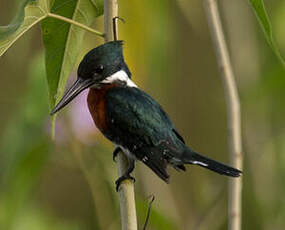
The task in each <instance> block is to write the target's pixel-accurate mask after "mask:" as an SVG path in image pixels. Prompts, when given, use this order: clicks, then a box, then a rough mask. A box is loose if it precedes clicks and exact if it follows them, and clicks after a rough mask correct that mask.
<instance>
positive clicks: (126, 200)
mask: <svg viewBox="0 0 285 230" xmlns="http://www.w3.org/2000/svg"><path fill="white" fill-rule="evenodd" d="M115 17H118V1H117V0H104V30H105V41H106V42H107V41H111V40H112V38H113V27H112V23H113V18H115ZM116 26H117V24H116ZM115 31H118V30H115ZM116 37H118V35H116ZM116 162H117V165H118V176H119V177H121V176H122V175H123V174H124V173H125V172H126V170H127V169H128V164H129V163H128V159H127V157H126V155H125V154H124V153H122V152H119V153H118V154H117V157H116ZM118 195H119V201H120V209H121V223H122V230H137V214H136V203H135V193H134V183H133V181H132V180H125V181H123V182H122V183H121V185H120V187H119V191H118Z"/></svg>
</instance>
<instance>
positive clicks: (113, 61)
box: [51, 41, 242, 190]
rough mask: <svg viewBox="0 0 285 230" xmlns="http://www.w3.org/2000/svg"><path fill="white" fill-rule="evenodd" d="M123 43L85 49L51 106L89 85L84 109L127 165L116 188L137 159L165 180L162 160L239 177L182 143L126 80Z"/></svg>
mask: <svg viewBox="0 0 285 230" xmlns="http://www.w3.org/2000/svg"><path fill="white" fill-rule="evenodd" d="M122 46H123V42H122V41H111V42H107V43H105V44H103V45H100V46H98V47H96V48H94V49H92V50H91V51H89V52H88V53H87V54H86V55H85V57H84V58H83V60H82V61H81V63H80V64H79V67H78V72H77V75H78V78H77V80H76V81H75V83H74V84H73V85H72V86H71V87H70V89H68V90H67V91H66V93H65V94H64V96H63V97H62V99H61V100H60V101H59V103H58V104H57V105H56V106H55V108H54V109H53V110H52V112H51V115H52V114H55V113H56V112H57V111H59V110H60V109H62V108H63V107H64V106H65V105H67V104H68V103H69V102H70V101H71V100H72V99H73V98H75V97H76V96H77V95H78V94H79V93H80V92H82V91H83V90H85V89H87V88H89V93H88V97H87V102H88V108H89V111H90V114H91V116H92V118H93V120H94V123H95V125H96V126H97V128H98V129H99V130H100V131H101V132H102V133H103V135H104V136H105V137H106V138H108V139H109V140H110V141H112V142H113V143H114V144H115V145H116V146H117V147H116V148H115V150H114V153H113V154H114V156H115V155H116V154H117V153H118V152H119V151H120V150H123V152H124V153H125V154H126V155H127V157H128V159H129V168H128V169H127V170H126V172H125V173H124V175H123V176H122V177H120V178H119V179H118V180H117V181H116V185H117V190H118V188H119V185H120V183H121V182H122V181H123V180H125V179H134V178H133V177H131V176H130V173H131V172H132V171H133V170H134V166H135V161H136V160H140V161H142V162H143V163H144V164H146V165H147V166H148V167H149V168H150V169H152V170H153V172H154V173H156V175H157V176H159V177H160V178H161V179H162V180H164V181H165V182H169V174H168V172H167V170H166V169H167V165H168V164H170V165H171V166H172V167H174V168H175V169H177V170H183V171H185V170H186V169H185V164H193V165H198V166H202V167H204V168H207V169H210V170H212V171H214V172H216V173H219V174H223V175H227V176H231V177H238V176H240V175H241V173H242V172H241V171H240V170H238V169H235V168H232V167H230V166H227V165H225V164H222V163H219V162H217V161H215V160H212V159H210V158H208V157H205V156H203V155H201V154H199V153H197V152H195V151H193V150H192V149H190V148H189V147H188V146H187V145H186V144H185V141H184V139H183V138H182V136H181V135H180V134H179V133H178V131H177V130H176V129H175V127H174V125H173V124H172V122H171V121H170V119H169V117H168V115H167V114H166V113H165V111H164V110H163V108H162V107H161V106H160V105H159V103H158V102H157V101H155V100H154V99H153V98H152V97H151V96H150V95H148V94H147V93H145V92H144V91H143V90H141V89H139V88H138V86H137V85H136V84H135V83H134V82H133V81H132V80H131V72H130V70H129V68H128V66H127V64H126V63H125V61H124V57H123V48H122Z"/></svg>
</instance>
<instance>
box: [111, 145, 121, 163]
mask: <svg viewBox="0 0 285 230" xmlns="http://www.w3.org/2000/svg"><path fill="white" fill-rule="evenodd" d="M120 151H122V149H121V148H120V147H116V148H115V149H114V151H113V161H114V162H116V157H117V156H118V153H119V152H120Z"/></svg>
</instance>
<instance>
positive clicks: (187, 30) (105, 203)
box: [0, 0, 285, 230]
mask: <svg viewBox="0 0 285 230" xmlns="http://www.w3.org/2000/svg"><path fill="white" fill-rule="evenodd" d="M19 2H21V1H16V0H14V1H9V0H2V2H1V6H2V7H1V8H0V22H1V24H2V25H7V24H9V23H10V22H11V20H12V18H14V15H16V12H17V6H20V5H19ZM25 2H33V1H24V3H25ZM40 2H42V3H44V2H45V3H47V2H48V3H50V1H43V0H41V1H40ZM53 2H55V5H53V8H51V9H50V8H49V6H50V5H49V4H48V5H45V7H46V8H45V9H46V10H51V12H56V13H60V14H63V15H65V14H68V15H66V16H68V17H72V15H73V17H74V18H75V20H77V21H80V22H82V23H87V24H90V25H92V27H93V28H96V29H98V30H100V31H103V26H102V21H103V20H102V17H99V18H97V19H95V17H96V16H98V15H100V14H101V13H102V11H100V7H102V5H101V6H100V5H96V4H98V2H99V1H91V0H90V5H89V7H88V9H92V8H90V7H95V8H96V7H99V8H96V10H97V11H96V10H95V11H93V10H92V12H93V13H94V14H88V15H87V16H86V15H85V16H82V15H81V14H80V13H79V12H78V14H76V13H75V12H76V9H81V7H83V6H80V3H81V1H79V0H70V1H57V0H55V1H52V3H53ZM59 3H62V5H60V4H59ZM63 3H64V4H63ZM220 3H221V4H220V6H221V9H222V12H221V13H222V16H223V23H224V26H225V29H226V35H227V38H228V44H229V48H230V51H231V56H232V62H233V65H234V69H235V73H236V77H237V81H238V85H239V91H240V96H241V99H242V101H241V105H242V120H243V138H244V149H245V152H244V154H245V160H244V162H245V169H244V190H243V229H284V226H285V224H284V217H285V208H284V207H285V200H284V197H285V184H284V178H283V175H284V173H285V159H284V156H285V145H284V138H285V126H284V115H285V110H284V108H285V106H284V98H285V97H284V96H285V95H284V94H285V93H284V92H285V91H284V88H285V80H284V79H285V78H284V67H283V66H282V64H281V62H282V61H281V62H280V59H281V55H279V52H278V51H277V50H276V48H275V47H276V46H277V45H278V47H279V48H280V50H281V53H284V52H285V34H284V21H285V4H284V1H281V0H275V1H269V0H267V1H265V5H266V6H267V8H268V15H269V16H270V18H271V19H272V20H271V25H270V24H268V23H269V22H268V21H267V20H268V17H267V14H264V11H263V8H262V7H261V8H260V7H259V6H263V5H260V4H262V1H254V0H251V1H250V3H251V4H252V6H253V7H255V8H256V9H257V10H261V13H260V14H259V15H265V16H264V17H262V18H261V17H259V23H261V24H263V25H264V26H265V27H264V29H263V31H262V29H260V26H259V23H258V22H257V20H256V18H255V15H254V13H253V11H252V10H251V7H250V4H249V3H248V2H247V1H227V0H223V1H220ZM56 4H59V5H56ZM84 7H86V6H84ZM82 9H84V12H86V10H85V8H82ZM98 9H99V10H98ZM80 12H81V11H80ZM90 12H91V11H90ZM120 16H121V17H123V18H124V19H125V20H126V21H127V23H126V24H120V38H121V39H123V40H125V57H126V61H127V63H128V64H129V67H130V69H131V71H132V72H133V80H134V81H135V82H136V83H137V84H138V85H140V86H141V88H143V89H144V90H145V91H147V92H148V93H150V94H151V95H152V96H153V97H154V98H156V99H157V100H158V101H159V102H160V103H161V104H162V105H163V107H164V108H165V110H166V111H168V113H169V115H170V117H171V118H172V120H173V122H174V123H175V124H176V126H177V129H178V130H179V131H180V132H181V134H182V135H183V136H184V137H185V140H186V141H187V142H188V143H190V146H192V147H193V148H194V149H196V150H199V151H200V152H202V153H206V154H207V155H209V156H211V157H214V158H216V159H219V160H222V161H224V162H228V158H227V157H228V154H227V149H228V148H227V139H226V133H227V130H226V114H225V113H226V109H225V101H224V95H223V88H222V85H221V84H222V83H221V79H220V77H219V73H218V68H217V64H216V60H215V55H214V52H213V47H212V42H211V40H210V37H209V31H208V27H207V24H206V17H205V15H204V11H203V6H202V2H201V1H199V0H191V1H183V0H179V1H171V0H167V1H165V0H158V1H151V0H147V1H128V2H126V1H120ZM19 17H20V18H16V19H14V20H16V21H17V20H19V19H20V20H22V19H21V15H20V16H19ZM81 17H82V18H81ZM48 20H50V22H49V21H48ZM54 20H55V19H46V21H44V22H43V23H42V24H41V27H42V31H43V33H44V39H43V41H42V38H41V28H40V26H39V25H38V26H36V27H32V28H31V30H30V32H29V33H26V34H25V35H24V36H23V37H21V38H20V39H19V40H18V41H17V43H15V45H13V46H12V47H11V48H10V49H9V51H8V52H6V53H5V54H4V56H2V57H1V59H0V73H1V81H2V82H1V85H0V98H1V99H0V101H1V113H0V203H1V205H0V229H9V230H10V229H12V230H14V229H21V230H25V229H29V230H30V229H51V228H52V229H60V230H62V229H71V230H73V229H78V230H79V229H80V230H81V229H110V230H111V229H118V228H119V224H120V219H119V207H118V202H117V196H116V193H115V191H114V181H115V179H116V166H115V164H114V163H113V162H112V155H111V151H112V145H111V144H110V143H109V142H108V141H106V140H105V139H104V138H103V137H102V136H101V134H99V132H98V131H97V130H96V128H95V126H94V125H93V124H92V122H91V119H90V117H89V114H88V111H87V107H86V102H85V101H86V99H85V97H86V94H85V95H82V96H81V97H80V98H77V100H76V101H74V102H73V103H72V104H71V105H70V106H69V107H68V108H67V109H65V110H64V111H63V112H61V113H60V114H59V116H58V121H57V124H56V141H55V142H52V141H51V140H50V129H49V123H50V117H49V115H48V113H49V109H48V104H49V99H48V93H47V92H48V87H47V84H46V70H45V66H44V59H45V58H46V60H50V61H51V62H53V63H54V67H53V68H52V67H51V66H52V65H49V66H50V69H47V73H48V75H50V76H49V79H53V78H52V77H53V76H58V77H59V76H60V75H61V74H62V69H65V68H66V65H69V67H68V68H72V65H73V64H72V63H78V62H79V61H80V58H81V57H82V56H83V55H84V54H85V53H86V52H87V51H88V50H89V49H91V48H93V47H95V46H97V45H98V44H101V43H102V42H103V40H102V38H100V37H96V36H94V35H92V34H90V33H88V34H87V33H85V32H83V31H82V30H79V29H78V28H77V29H75V28H73V29H74V33H75V34H76V35H75V34H74V35H73V36H72V38H73V39H75V40H74V41H70V43H68V45H67V46H66V47H68V48H67V49H68V50H69V52H71V53H75V54H76V55H72V60H68V61H66V62H65V63H67V64H63V63H64V61H63V60H64V58H63V53H62V51H61V50H60V48H59V49H56V48H55V49H54V48H53V47H54V46H53V45H52V44H54V42H52V41H50V40H48V36H49V34H50V33H56V29H58V30H59V31H60V32H62V33H59V35H60V36H62V38H61V39H62V41H63V43H65V44H67V42H66V41H67V37H68V33H72V32H70V31H73V29H71V27H73V26H70V25H69V24H66V23H64V22H60V21H57V22H56V24H54V23H55V21H54ZM84 20H85V21H84ZM48 23H52V24H53V25H56V26H54V27H50V26H49V25H51V24H48ZM14 25H15V26H14V27H13V28H10V29H11V30H13V31H15V30H19V29H20V27H18V25H17V24H15V23H14ZM3 29H6V31H7V28H4V27H0V32H3ZM8 29H9V28H8ZM272 31H273V33H274V34H275V38H274V39H275V41H273V39H272ZM264 32H265V33H266V36H267V40H266V39H264V35H263V33H264ZM77 35H78V37H76V36H77ZM76 39H79V41H80V40H83V43H82V44H83V45H82V46H77V45H76V44H77V42H78V41H77V40H76ZM266 41H268V42H269V44H270V46H271V48H273V50H274V52H275V53H276V52H277V58H276V55H274V52H272V50H271V49H270V46H268V43H267V42H266ZM49 44H50V48H49ZM55 44H57V42H55ZM276 44H277V45H276ZM2 45H3V44H1V43H0V46H2ZM44 45H45V47H46V48H47V50H46V53H45V54H44V49H43V46H44ZM0 51H1V50H0ZM1 52H2V51H1ZM49 56H50V57H52V58H49ZM76 56H77V57H76ZM54 57H56V58H54ZM57 61H58V62H57ZM67 72H68V71H67ZM66 75H67V74H65V76H64V78H62V79H63V80H62V82H63V83H62V84H64V81H65V80H66V78H67V76H66ZM75 75H76V72H74V73H72V74H71V78H73V79H74V78H75ZM59 78H60V77H59ZM55 79H56V77H55ZM49 85H51V84H49ZM171 174H172V177H171V184H170V185H166V184H164V183H163V182H162V181H160V180H159V179H158V178H157V177H155V176H154V174H153V173H152V172H151V171H150V170H148V169H146V167H144V166H143V165H142V164H140V163H139V164H137V169H136V171H135V176H136V178H137V182H136V196H137V197H136V198H137V205H138V214H139V223H140V226H142V225H143V222H144V218H145V215H146V209H147V206H146V204H147V197H148V196H149V195H150V194H154V195H155V196H156V200H155V202H154V205H153V207H154V209H153V212H152V214H151V221H150V228H149V229H211V230H212V229H226V226H227V212H226V208H227V205H226V204H227V203H226V202H227V193H226V189H227V179H226V178H225V177H221V176H217V175H215V174H212V173H210V172H207V171H205V170H203V169H200V168H197V167H188V171H187V172H186V173H178V172H176V171H175V170H171Z"/></svg>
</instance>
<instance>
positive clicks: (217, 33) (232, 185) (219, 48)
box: [204, 0, 242, 230]
mask: <svg viewBox="0 0 285 230" xmlns="http://www.w3.org/2000/svg"><path fill="white" fill-rule="evenodd" d="M204 6H205V9H206V14H207V17H208V24H209V27H210V30H211V36H212V40H213V42H214V46H215V51H216V56H217V61H218V64H219V68H220V71H221V75H222V79H223V84H224V91H225V97H226V104H227V115H228V141H229V150H230V161H231V164H232V165H233V166H234V167H236V168H238V169H242V141H241V125H240V123H241V121H240V100H239V96H238V92H237V86H236V83H235V77H234V73H233V70H232V66H231V63H230V58H229V54H228V49H227V46H226V42H225V37H224V33H223V29H222V25H221V20H220V16H219V11H218V6H217V2H216V0H204ZM241 191H242V178H241V177H240V178H234V179H232V178H231V179H230V181H229V209H228V215H229V226H228V229H230V230H240V229H241V195H242V194H241Z"/></svg>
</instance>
